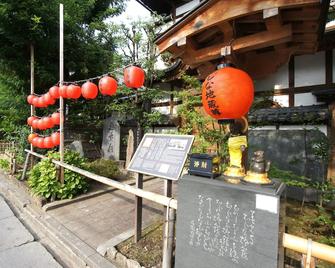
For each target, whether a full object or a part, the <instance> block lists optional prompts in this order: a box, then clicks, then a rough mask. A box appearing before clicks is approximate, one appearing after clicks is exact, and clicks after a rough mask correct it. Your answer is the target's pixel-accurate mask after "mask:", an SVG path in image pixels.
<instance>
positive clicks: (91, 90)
mask: <svg viewBox="0 0 335 268" xmlns="http://www.w3.org/2000/svg"><path fill="white" fill-rule="evenodd" d="M81 94H82V95H83V97H84V98H85V99H95V98H96V97H97V95H98V87H97V85H96V84H94V83H92V82H90V81H87V82H86V83H85V84H83V85H82V86H81Z"/></svg>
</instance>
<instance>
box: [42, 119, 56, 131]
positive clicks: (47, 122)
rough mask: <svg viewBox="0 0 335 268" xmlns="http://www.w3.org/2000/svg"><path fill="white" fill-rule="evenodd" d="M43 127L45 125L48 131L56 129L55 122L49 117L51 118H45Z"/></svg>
mask: <svg viewBox="0 0 335 268" xmlns="http://www.w3.org/2000/svg"><path fill="white" fill-rule="evenodd" d="M42 120H43V125H44V127H45V128H46V129H48V128H53V127H54V125H55V124H54V122H53V120H52V118H51V117H49V116H47V117H43V119H42Z"/></svg>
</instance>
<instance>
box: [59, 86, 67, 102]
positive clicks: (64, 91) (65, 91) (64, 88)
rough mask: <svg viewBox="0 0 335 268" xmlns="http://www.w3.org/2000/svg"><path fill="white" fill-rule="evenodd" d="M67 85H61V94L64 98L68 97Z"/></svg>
mask: <svg viewBox="0 0 335 268" xmlns="http://www.w3.org/2000/svg"><path fill="white" fill-rule="evenodd" d="M66 93H67V86H65V85H63V86H61V87H59V96H61V97H63V98H65V99H66V98H67V94H66Z"/></svg>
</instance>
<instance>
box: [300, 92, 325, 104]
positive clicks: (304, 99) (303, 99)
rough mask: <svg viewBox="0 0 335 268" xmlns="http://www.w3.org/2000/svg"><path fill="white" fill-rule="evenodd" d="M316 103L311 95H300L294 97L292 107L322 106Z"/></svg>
mask: <svg viewBox="0 0 335 268" xmlns="http://www.w3.org/2000/svg"><path fill="white" fill-rule="evenodd" d="M322 103H323V102H317V100H316V97H315V96H314V95H313V94H312V93H301V94H295V95H294V106H308V105H316V104H322Z"/></svg>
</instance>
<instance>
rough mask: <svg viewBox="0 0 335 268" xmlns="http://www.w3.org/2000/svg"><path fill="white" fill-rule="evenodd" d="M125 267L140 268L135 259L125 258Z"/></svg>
mask: <svg viewBox="0 0 335 268" xmlns="http://www.w3.org/2000/svg"><path fill="white" fill-rule="evenodd" d="M127 268H141V265H140V264H139V263H138V262H137V261H135V260H131V259H127Z"/></svg>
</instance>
